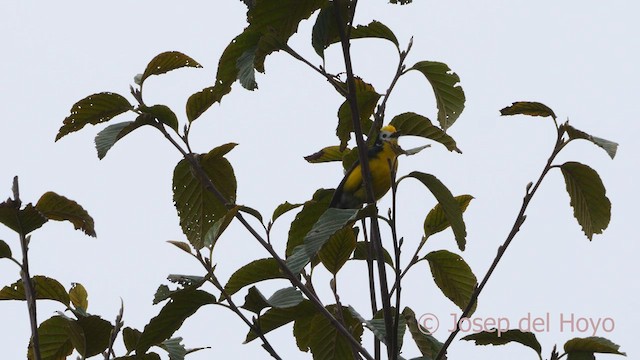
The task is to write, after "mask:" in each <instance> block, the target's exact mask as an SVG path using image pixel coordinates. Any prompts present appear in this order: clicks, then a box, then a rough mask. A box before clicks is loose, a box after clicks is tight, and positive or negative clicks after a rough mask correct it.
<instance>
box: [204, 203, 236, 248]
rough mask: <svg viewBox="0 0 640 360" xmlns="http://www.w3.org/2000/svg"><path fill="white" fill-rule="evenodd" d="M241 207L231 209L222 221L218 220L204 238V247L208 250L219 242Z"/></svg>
mask: <svg viewBox="0 0 640 360" xmlns="http://www.w3.org/2000/svg"><path fill="white" fill-rule="evenodd" d="M239 208H240V207H239V206H234V207H233V208H231V209H229V210H228V211H227V213H226V214H225V215H224V216H223V217H222V218H220V219H218V220H216V221H215V222H214V223H213V225H212V226H211V228H210V229H209V231H207V233H206V234H205V236H204V246H205V247H207V248H212V247H214V246H215V245H216V243H217V242H218V239H219V238H220V236H221V235H222V233H223V232H224V231H225V230H226V229H227V227H228V226H229V224H231V221H233V219H234V218H235V217H236V214H237V213H238V210H239Z"/></svg>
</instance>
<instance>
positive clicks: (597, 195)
mask: <svg viewBox="0 0 640 360" xmlns="http://www.w3.org/2000/svg"><path fill="white" fill-rule="evenodd" d="M560 170H561V171H562V175H563V176H564V181H565V184H566V186H567V192H568V193H569V197H570V199H571V202H570V204H571V206H572V207H573V216H575V218H576V219H577V220H578V223H579V224H580V226H582V231H584V234H585V235H586V236H587V238H589V240H591V239H592V237H593V234H602V231H603V230H604V229H606V228H607V226H608V225H609V221H610V220H611V201H609V198H607V196H606V190H605V188H604V185H603V184H602V180H600V176H598V173H597V172H596V171H595V170H593V169H592V168H590V167H588V166H587V165H584V164H581V163H578V162H566V163H564V164H562V165H560Z"/></svg>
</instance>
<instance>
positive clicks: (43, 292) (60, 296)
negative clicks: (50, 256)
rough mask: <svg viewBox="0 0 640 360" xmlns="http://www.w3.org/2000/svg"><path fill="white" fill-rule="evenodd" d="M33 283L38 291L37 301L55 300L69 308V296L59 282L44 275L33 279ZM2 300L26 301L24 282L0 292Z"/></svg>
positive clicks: (16, 283) (17, 282)
mask: <svg viewBox="0 0 640 360" xmlns="http://www.w3.org/2000/svg"><path fill="white" fill-rule="evenodd" d="M31 281H32V283H33V287H34V288H35V290H36V299H38V300H41V299H42V300H54V301H58V302H60V303H62V304H64V305H66V306H69V302H70V299H69V294H68V293H67V290H66V289H65V288H64V286H62V284H60V282H58V280H56V279H52V278H49V277H46V276H42V275H35V276H33V277H32V278H31ZM0 300H26V297H25V295H24V284H23V282H22V280H18V281H16V282H15V283H13V284H11V285H9V286H5V287H3V288H2V290H0Z"/></svg>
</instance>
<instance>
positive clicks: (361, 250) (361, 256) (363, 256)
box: [352, 241, 393, 267]
mask: <svg viewBox="0 0 640 360" xmlns="http://www.w3.org/2000/svg"><path fill="white" fill-rule="evenodd" d="M382 250H383V252H384V254H383V255H384V262H385V263H386V264H388V265H389V266H391V267H393V260H392V259H391V255H390V254H389V252H388V251H387V249H382ZM368 252H369V244H368V243H366V242H364V241H358V242H357V243H356V248H355V250H354V251H353V258H352V259H353V260H367V253H368ZM371 258H372V259H375V257H373V256H371Z"/></svg>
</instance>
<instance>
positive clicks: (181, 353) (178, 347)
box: [159, 337, 187, 360]
mask: <svg viewBox="0 0 640 360" xmlns="http://www.w3.org/2000/svg"><path fill="white" fill-rule="evenodd" d="M180 342H182V338H181V337H175V338H171V339H167V340H165V341H163V342H162V343H161V344H160V345H159V346H160V347H161V348H162V349H163V350H164V351H166V352H167V353H168V354H169V360H184V357H185V356H187V349H186V348H185V347H184V345H182V344H181V343H180Z"/></svg>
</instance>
